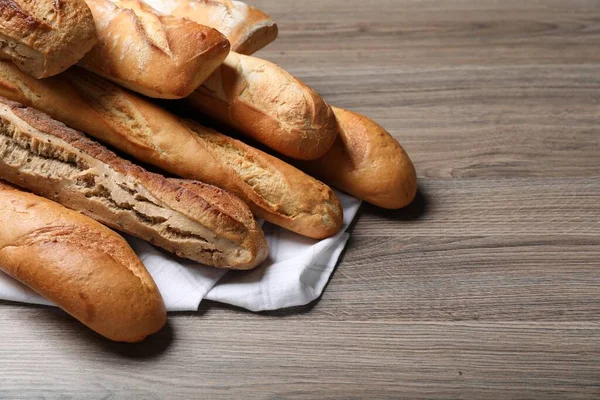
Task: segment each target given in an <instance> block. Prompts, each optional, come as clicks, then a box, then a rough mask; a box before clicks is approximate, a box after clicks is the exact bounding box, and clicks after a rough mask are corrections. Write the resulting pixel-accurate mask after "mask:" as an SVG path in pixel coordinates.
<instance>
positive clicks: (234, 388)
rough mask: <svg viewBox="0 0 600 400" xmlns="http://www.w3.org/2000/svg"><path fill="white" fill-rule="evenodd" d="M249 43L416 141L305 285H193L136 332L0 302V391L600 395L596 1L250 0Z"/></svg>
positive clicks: (599, 20) (329, 95)
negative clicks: (275, 302)
mask: <svg viewBox="0 0 600 400" xmlns="http://www.w3.org/2000/svg"><path fill="white" fill-rule="evenodd" d="M252 4H254V5H258V6H260V7H262V8H263V9H264V10H266V11H268V12H269V13H271V14H272V16H273V17H274V18H275V19H277V20H278V21H279V23H280V28H281V36H280V39H279V40H278V41H277V42H276V43H274V44H273V45H271V46H270V47H269V48H268V49H265V50H264V51H263V52H262V53H261V55H262V56H263V57H264V58H268V59H271V60H273V61H276V62H278V63H280V64H281V65H283V66H284V67H286V68H287V69H289V70H290V71H291V72H293V73H294V74H296V75H297V76H299V77H301V78H302V79H304V80H305V81H306V82H308V83H309V84H311V85H312V86H313V87H315V88H316V89H317V91H319V92H320V93H321V94H322V95H323V96H324V97H325V98H326V99H327V100H328V101H330V102H331V103H332V104H335V105H337V106H341V107H346V108H350V109H353V110H356V111H359V112H363V113H366V114H368V115H370V116H371V117H373V118H375V119H376V120H377V121H379V122H380V123H381V124H382V125H383V126H385V127H386V128H388V129H389V130H390V132H392V133H393V134H394V135H395V136H396V137H397V138H398V139H399V140H400V141H401V142H402V144H403V145H404V147H405V148H406V150H407V151H408V152H409V154H411V156H412V158H413V160H414V161H415V164H416V166H417V169H418V172H419V177H420V193H419V196H418V199H417V201H416V202H415V204H414V205H412V206H411V207H410V208H408V209H407V210H403V211H398V212H388V211H383V210H379V209H376V208H374V207H371V206H364V207H363V210H362V213H361V216H360V219H359V221H358V223H357V224H356V225H355V226H354V228H353V232H352V239H351V241H350V245H349V248H348V250H347V251H346V253H345V255H344V256H343V259H342V262H341V264H340V266H339V268H338V270H337V272H336V273H335V276H334V277H333V279H332V281H331V283H330V284H329V287H328V289H327V291H326V293H325V294H324V296H323V297H322V299H321V300H320V301H318V302H316V303H314V304H311V305H310V306H307V307H302V308H298V309H293V310H286V311H281V312H275V313H267V314H260V315H255V314H251V313H249V312H245V311H242V310H239V309H234V308H230V307H225V306H221V305H218V304H214V303H206V304H204V305H203V306H202V308H201V310H200V312H198V313H193V314H184V315H175V316H172V317H171V318H170V321H169V325H168V327H167V328H166V329H165V330H164V331H163V332H162V333H160V334H159V335H157V336H155V337H153V338H152V339H150V340H148V341H147V342H145V343H144V344H141V345H136V346H126V345H118V344H112V343H109V342H107V341H105V340H102V339H101V338H99V337H98V336H96V335H95V334H93V333H90V332H89V331H88V330H87V329H85V328H83V327H82V326H81V325H80V324H78V323H76V322H74V321H73V320H71V319H70V318H68V317H66V316H65V315H64V314H62V313H60V312H58V311H54V310H49V309H46V308H39V307H31V306H21V305H14V304H8V303H4V304H1V305H0V360H1V361H0V397H7V398H13V397H19V396H24V397H33V396H39V397H48V398H59V397H60V398H63V397H61V396H64V397H67V398H68V397H76V398H82V397H85V398H88V397H89V398H96V399H108V398H110V399H113V398H129V399H133V398H158V399H162V398H215V397H229V398H243V397H242V396H246V397H251V398H253V397H257V398H263V397H270V398H296V397H298V398H327V397H331V398H346V399H348V398H372V397H376V398H403V397H404V398H412V399H420V398H440V399H446V398H474V399H475V398H494V399H497V398H523V399H525V398H544V399H550V398H582V399H585V398H594V397H596V398H597V397H598V396H600V1H598V0H570V1H565V0H502V1H496V0H478V1H474V0H376V1H375V0H374V1H359V0H303V1H298V2H295V1H290V0H260V1H259V0H255V1H253V2H252Z"/></svg>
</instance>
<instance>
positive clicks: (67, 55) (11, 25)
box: [0, 0, 96, 79]
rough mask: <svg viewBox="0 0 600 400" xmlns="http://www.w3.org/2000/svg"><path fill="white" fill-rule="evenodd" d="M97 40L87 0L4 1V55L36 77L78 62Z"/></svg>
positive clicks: (0, 48)
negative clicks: (85, 0)
mask: <svg viewBox="0 0 600 400" xmlns="http://www.w3.org/2000/svg"><path fill="white" fill-rule="evenodd" d="M95 43H96V26H95V24H94V19H93V18H92V13H91V12H90V9H89V8H88V6H87V5H86V4H85V2H84V1H83V0H61V1H56V0H36V1H31V0H2V1H0V57H2V58H5V59H6V58H7V59H10V60H12V61H13V62H14V63H15V64H16V65H17V66H18V67H19V68H20V69H21V70H23V71H25V72H27V73H28V74H29V75H31V76H33V77H35V78H38V79H40V78H45V77H48V76H52V75H56V74H59V73H61V72H62V71H64V70H66V69H67V68H69V67H70V66H71V65H73V64H76V63H77V61H79V60H80V59H81V58H82V57H83V56H84V55H85V53H87V52H88V51H89V50H90V49H91V48H92V46H93V45H94V44H95Z"/></svg>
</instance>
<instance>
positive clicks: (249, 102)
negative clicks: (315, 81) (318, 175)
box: [188, 52, 338, 160]
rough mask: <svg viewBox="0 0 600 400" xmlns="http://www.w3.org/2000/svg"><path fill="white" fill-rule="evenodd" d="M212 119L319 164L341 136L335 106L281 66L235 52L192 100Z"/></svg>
mask: <svg viewBox="0 0 600 400" xmlns="http://www.w3.org/2000/svg"><path fill="white" fill-rule="evenodd" d="M188 99H189V102H190V104H192V106H194V108H196V109H198V110H199V111H201V112H202V113H204V114H206V115H208V116H209V117H211V118H214V119H217V120H218V121H220V122H222V123H224V124H227V125H230V126H232V127H234V128H236V129H237V130H239V131H240V132H241V133H243V134H245V135H247V136H249V137H251V138H252V139H254V140H257V141H259V142H260V143H263V144H265V145H266V146H268V147H270V148H272V149H273V150H275V151H278V152H279V153H281V154H284V155H286V156H288V157H291V158H294V159H299V160H314V159H317V158H319V157H322V156H323V155H325V153H327V151H329V149H331V146H333V142H335V139H336V138H337V135H338V127H337V123H336V120H335V115H334V114H333V111H332V110H331V107H329V105H328V104H327V103H326V102H325V101H324V100H323V99H322V98H321V97H320V96H319V95H318V94H317V93H315V91H314V90H312V89H311V88H309V87H308V86H306V85H305V84H304V83H302V82H301V81H300V80H299V79H296V78H294V77H293V76H292V75H290V74H289V73H287V72H286V71H285V70H283V69H282V68H280V67H278V66H277V65H275V64H273V63H271V62H268V61H265V60H261V59H259V58H256V57H250V56H244V55H240V54H237V53H233V52H232V53H230V54H229V56H228V57H227V59H226V60H225V62H224V63H223V65H222V66H221V67H220V68H219V69H217V71H215V73H214V74H213V75H212V76H211V77H210V78H208V80H207V81H206V82H204V84H203V85H202V87H201V88H200V89H198V90H197V91H196V92H194V93H193V94H192V95H191V96H190V97H189V98H188Z"/></svg>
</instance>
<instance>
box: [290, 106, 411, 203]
mask: <svg viewBox="0 0 600 400" xmlns="http://www.w3.org/2000/svg"><path fill="white" fill-rule="evenodd" d="M333 111H334V112H335V114H336V117H337V119H338V124H339V126H340V138H339V139H338V140H337V141H336V143H335V145H334V146H333V148H332V149H331V151H330V152H329V153H327V154H326V155H325V156H324V157H323V158H320V159H319V160H316V161H310V162H298V164H297V165H298V166H299V167H300V168H301V169H303V170H305V171H307V172H309V173H310V174H313V175H314V176H317V177H319V178H320V179H322V180H323V181H324V182H327V183H328V184H330V185H332V186H335V187H337V188H339V189H342V190H344V191H346V192H348V193H350V194H352V195H354V196H356V197H358V198H360V199H362V200H365V201H367V202H369V203H372V204H374V205H376V206H379V207H383V208H389V209H398V208H402V207H405V206H407V205H409V204H410V203H411V202H412V201H413V200H414V198H415V195H416V193H417V174H416V172H415V167H414V165H413V163H412V161H411V160H410V158H409V157H408V155H407V154H406V152H405V151H404V149H403V148H402V146H400V144H399V143H398V141H397V140H396V139H394V138H393V137H392V136H391V135H390V134H389V133H388V132H386V130H385V129H383V128H382V127H381V126H379V125H378V124H376V123H375V122H374V121H372V120H371V119H369V118H367V117H365V116H363V115H360V114H357V113H354V112H351V111H347V110H342V109H340V108H336V107H333Z"/></svg>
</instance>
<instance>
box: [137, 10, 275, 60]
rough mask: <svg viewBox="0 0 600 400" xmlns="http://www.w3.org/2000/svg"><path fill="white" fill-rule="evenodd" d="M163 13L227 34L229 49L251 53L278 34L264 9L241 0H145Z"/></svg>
mask: <svg viewBox="0 0 600 400" xmlns="http://www.w3.org/2000/svg"><path fill="white" fill-rule="evenodd" d="M145 2H146V3H148V4H149V5H150V6H152V7H154V8H155V9H156V10H159V11H160V12H162V13H163V14H167V15H174V16H177V17H182V18H188V19H190V20H192V21H194V22H197V23H199V24H201V25H206V26H210V27H211V28H215V29H217V30H218V31H219V32H221V33H222V34H224V35H225V36H227V39H229V41H230V42H231V49H232V50H233V51H236V52H238V53H241V54H253V53H255V52H256V51H258V50H260V49H262V48H263V47H265V46H266V45H268V44H269V43H271V42H272V41H274V40H275V39H276V38H277V35H278V33H279V31H278V28H277V24H276V23H275V22H274V21H273V20H272V19H271V17H269V16H268V15H267V14H265V13H264V12H262V11H260V10H259V9H257V8H255V7H252V6H249V5H248V4H246V3H243V2H241V1H231V0H145Z"/></svg>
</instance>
